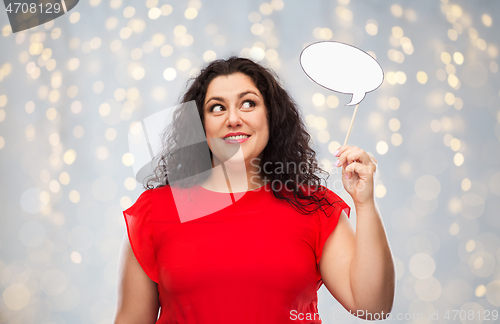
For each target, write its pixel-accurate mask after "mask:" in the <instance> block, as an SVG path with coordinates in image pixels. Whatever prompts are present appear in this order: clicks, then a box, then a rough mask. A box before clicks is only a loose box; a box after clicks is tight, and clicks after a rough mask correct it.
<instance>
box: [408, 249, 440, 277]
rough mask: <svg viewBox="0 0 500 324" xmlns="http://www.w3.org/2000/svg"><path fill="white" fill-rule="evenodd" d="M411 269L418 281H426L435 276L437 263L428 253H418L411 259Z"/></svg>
mask: <svg viewBox="0 0 500 324" xmlns="http://www.w3.org/2000/svg"><path fill="white" fill-rule="evenodd" d="M409 269H410V272H411V273H412V275H414V276H415V277H417V278H418V279H426V278H429V277H431V276H432V275H433V273H434V270H436V263H435V262H434V259H433V258H432V257H431V256H430V255H428V254H427V253H417V254H415V255H414V256H413V257H412V258H411V259H410V264H409Z"/></svg>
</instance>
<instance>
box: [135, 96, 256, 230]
mask: <svg viewBox="0 0 500 324" xmlns="http://www.w3.org/2000/svg"><path fill="white" fill-rule="evenodd" d="M176 110H182V111H183V113H182V114H181V116H182V117H177V119H176V117H175V115H176V114H175V112H176ZM174 123H181V124H182V125H183V127H182V134H180V135H181V136H182V144H180V145H178V146H177V147H176V148H175V150H172V151H170V153H171V154H179V153H181V154H183V155H184V156H188V157H189V160H187V159H183V161H186V168H187V170H186V171H187V173H186V172H183V173H182V174H180V172H179V173H176V172H171V173H169V174H168V181H169V185H170V189H171V191H172V196H173V198H174V201H175V207H176V209H177V213H178V216H179V220H180V222H181V223H184V222H188V221H191V220H195V219H198V218H201V217H204V216H207V215H210V214H212V213H214V212H216V211H219V210H222V209H224V208H226V207H228V206H229V205H231V204H233V203H235V202H236V201H238V200H239V199H241V198H242V197H243V196H244V195H245V194H246V192H247V190H248V178H247V172H246V165H245V160H244V156H243V151H242V149H241V145H240V144H239V143H232V144H229V143H227V142H225V141H224V140H223V139H221V138H208V139H207V138H206V136H205V131H204V129H203V125H202V123H201V119H200V116H199V113H198V109H197V107H196V102H195V101H194V100H191V101H189V102H186V103H183V104H180V105H177V106H174V107H170V108H167V109H163V110H161V111H159V112H157V113H155V114H153V115H151V116H148V117H146V118H144V120H143V121H142V122H140V123H137V124H136V125H134V127H132V128H131V129H130V131H129V133H128V144H129V150H130V153H131V154H132V157H133V164H132V168H133V171H134V175H135V179H136V181H138V182H139V183H143V184H144V182H145V180H146V178H147V176H149V175H150V174H151V173H152V172H153V170H154V168H155V166H156V165H154V163H155V161H156V160H157V159H156V158H157V157H159V156H160V155H159V154H160V153H161V148H162V145H163V143H162V140H163V138H162V135H163V134H164V131H165V130H166V129H169V128H172V125H173V124H174ZM207 140H208V141H210V144H211V147H212V150H213V152H214V153H215V154H216V156H218V157H219V158H221V164H219V165H216V166H215V167H212V159H211V158H210V148H209V146H208V142H207ZM181 151H182V152H181ZM193 161H196V162H197V163H198V165H201V171H199V173H198V174H193V172H194V168H190V164H189V163H191V162H193ZM211 172H215V173H216V174H223V175H224V178H225V182H226V183H227V185H228V189H229V191H230V195H221V194H217V193H215V194H214V193H210V191H208V190H206V189H204V188H201V187H200V186H199V185H194V186H191V187H188V188H185V187H184V186H181V185H180V183H181V181H183V180H184V181H185V180H191V179H194V178H195V177H197V176H201V178H208V176H209V175H210V173H211ZM234 191H237V192H234Z"/></svg>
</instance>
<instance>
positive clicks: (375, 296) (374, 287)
mask: <svg viewBox="0 0 500 324" xmlns="http://www.w3.org/2000/svg"><path fill="white" fill-rule="evenodd" d="M355 208H356V232H354V229H353V227H352V225H351V223H350V222H349V220H348V218H347V215H345V213H344V212H342V214H341V216H340V218H339V221H338V224H337V227H336V228H335V230H334V231H333V233H332V234H331V235H330V237H329V238H328V240H327V241H326V242H325V245H324V247H323V254H322V256H321V260H320V271H321V276H322V279H323V283H324V284H325V286H326V288H327V289H328V290H329V291H330V293H331V294H332V295H333V296H334V297H335V298H336V299H337V300H338V301H339V303H341V304H342V305H343V306H344V308H345V309H346V310H348V311H350V312H351V313H352V314H353V315H355V316H357V317H360V318H363V319H367V320H372V319H383V318H385V317H386V316H387V313H389V312H390V311H391V310H392V305H393V300H394V291H395V270H394V261H393V259H392V254H391V250H390V247H389V243H388V241H387V237H386V234H385V230H384V226H383V224H382V219H381V217H380V214H379V212H378V210H377V208H376V206H375V204H373V205H371V206H366V205H365V206H356V207H355ZM370 314H371V317H370Z"/></svg>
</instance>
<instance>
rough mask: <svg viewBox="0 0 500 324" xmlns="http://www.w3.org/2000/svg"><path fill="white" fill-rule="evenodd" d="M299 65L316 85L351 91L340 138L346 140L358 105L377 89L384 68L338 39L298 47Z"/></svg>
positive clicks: (343, 91) (357, 49) (342, 91)
mask: <svg viewBox="0 0 500 324" xmlns="http://www.w3.org/2000/svg"><path fill="white" fill-rule="evenodd" d="M300 65H301V66H302V69H303V70H304V72H305V73H306V74H307V76H308V77H309V78H310V79H311V80H313V81H314V82H316V83H317V84H319V85H320V86H322V87H324V88H327V89H329V90H333V91H335V92H340V93H351V94H352V97H351V102H349V103H348V104H347V105H346V106H352V105H356V108H355V109H354V113H353V115H352V118H351V124H350V125H349V130H348V131H347V136H346V138H345V140H344V145H346V144H347V140H348V139H349V134H351V129H352V125H353V123H354V118H355V117H356V112H357V111H358V106H359V103H360V102H361V100H363V99H364V97H365V95H366V93H367V92H370V91H373V90H375V89H377V88H378V87H379V86H380V85H381V84H382V82H383V81H384V71H383V70H382V67H381V66H380V65H379V64H378V62H377V61H376V60H375V59H374V58H373V57H372V56H371V55H369V54H368V53H366V52H364V51H362V50H360V49H359V48H357V47H354V46H351V45H348V44H344V43H339V42H318V43H314V44H311V45H309V46H307V47H306V48H304V49H303V50H302V53H301V54H300Z"/></svg>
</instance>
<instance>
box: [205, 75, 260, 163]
mask: <svg viewBox="0 0 500 324" xmlns="http://www.w3.org/2000/svg"><path fill="white" fill-rule="evenodd" d="M203 113H204V119H205V121H204V126H205V132H206V135H207V140H208V145H209V147H210V150H211V151H212V154H213V155H215V156H216V157H217V159H218V160H219V161H221V162H225V161H228V160H230V162H235V161H240V162H243V161H241V159H240V158H238V157H236V158H235V156H236V155H235V153H236V151H238V149H239V147H240V146H241V149H242V152H243V158H244V161H245V164H246V166H247V167H248V165H249V163H251V162H252V160H253V159H255V158H261V157H262V155H261V153H262V152H263V150H264V148H265V147H266V145H267V142H268V140H269V128H268V122H267V116H266V106H265V104H264V97H263V96H262V94H261V93H260V91H259V90H258V89H257V87H256V86H255V84H254V83H253V81H252V79H251V78H250V77H249V76H247V75H245V74H243V73H233V74H230V75H227V76H218V77H216V78H214V79H213V80H212V81H211V82H210V84H209V85H208V89H207V93H206V95H205V102H204V106H203ZM232 133H237V134H243V135H244V136H237V137H230V135H231V134H232ZM239 157H241V153H240V154H239ZM259 164H260V160H256V161H255V162H253V163H252V165H259Z"/></svg>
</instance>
